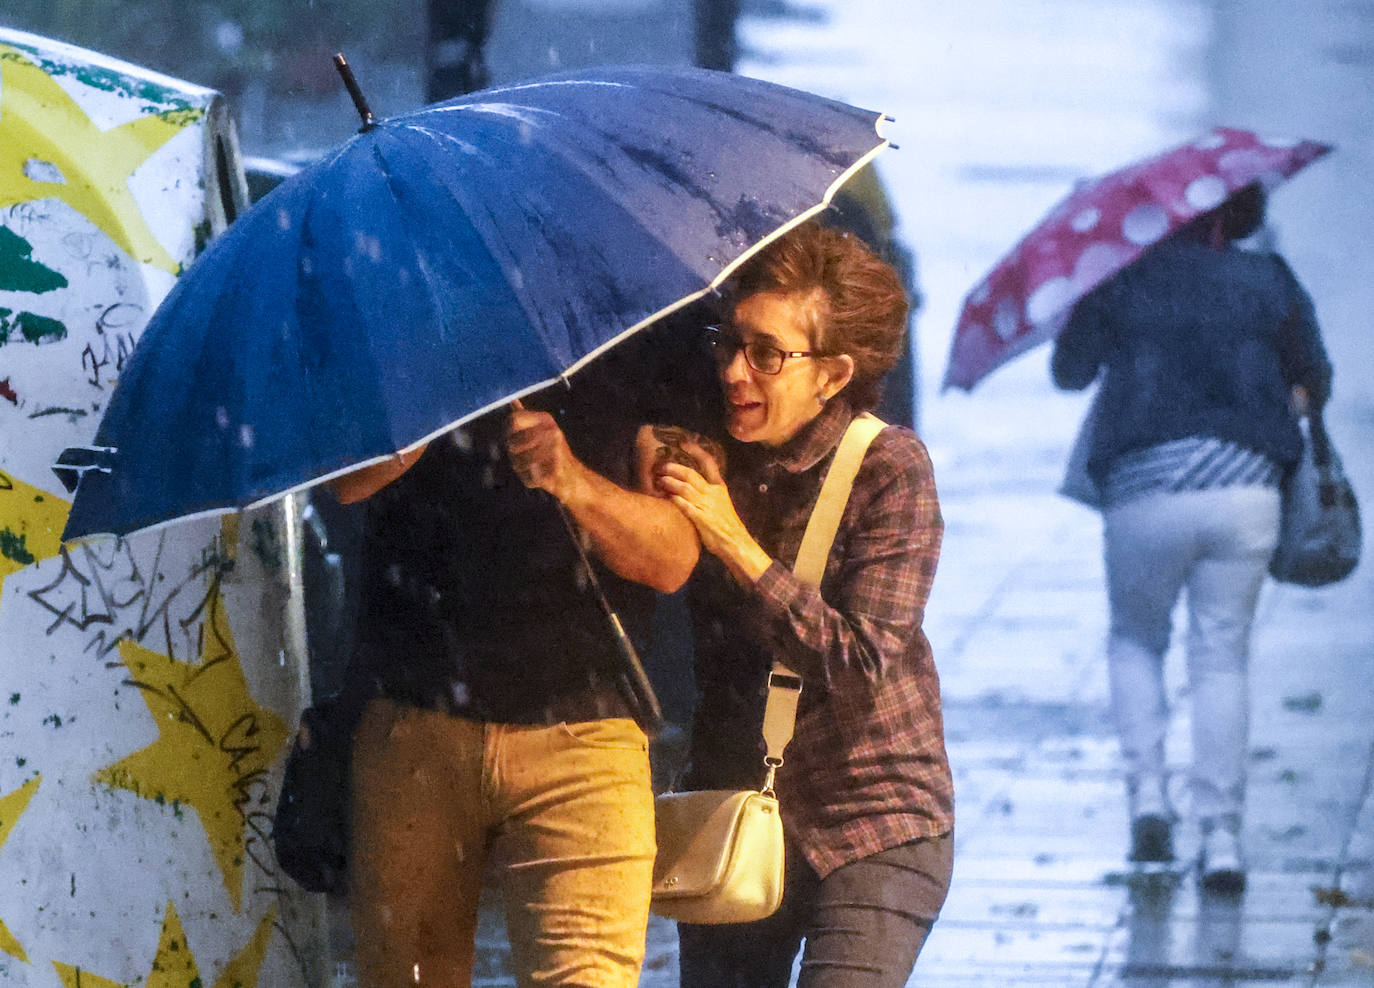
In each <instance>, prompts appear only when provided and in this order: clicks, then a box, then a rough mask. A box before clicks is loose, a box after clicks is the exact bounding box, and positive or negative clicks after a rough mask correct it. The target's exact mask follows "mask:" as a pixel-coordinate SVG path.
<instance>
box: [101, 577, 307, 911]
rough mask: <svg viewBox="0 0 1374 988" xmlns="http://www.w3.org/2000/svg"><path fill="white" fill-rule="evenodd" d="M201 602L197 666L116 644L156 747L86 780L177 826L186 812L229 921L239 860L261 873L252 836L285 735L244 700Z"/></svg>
mask: <svg viewBox="0 0 1374 988" xmlns="http://www.w3.org/2000/svg"><path fill="white" fill-rule="evenodd" d="M207 600H208V603H207V607H206V612H205V618H204V623H203V624H202V627H201V632H200V634H201V660H200V662H199V663H198V664H195V665H192V664H190V663H185V662H178V661H176V660H175V659H172V658H169V657H168V656H165V655H160V654H159V653H157V652H154V651H151V650H149V649H147V648H144V647H143V646H141V645H138V644H136V643H134V642H131V641H127V640H126V641H122V642H120V644H119V655H120V658H121V659H123V661H124V664H125V666H127V667H128V669H129V680H130V682H131V683H132V685H135V686H137V687H138V688H139V690H140V692H141V693H142V695H143V700H144V702H145V703H146V704H147V706H148V712H149V713H151V714H152V715H153V720H154V721H155V722H156V723H157V728H158V732H159V737H158V739H157V740H156V741H154V742H153V743H152V744H150V745H148V747H146V748H144V749H142V750H141V751H136V752H134V753H133V754H132V755H129V756H128V757H127V758H124V759H122V760H121V761H119V762H116V763H115V764H114V765H110V766H109V767H107V768H104V769H101V770H100V771H99V772H97V773H96V774H95V779H96V781H97V782H103V783H105V784H106V785H110V786H114V787H116V788H119V789H128V790H130V791H131V792H134V793H137V794H138V795H139V796H142V797H143V798H145V799H151V800H154V801H156V802H157V803H159V804H163V805H167V806H170V807H171V808H172V811H173V812H174V813H176V814H177V815H178V816H180V815H181V814H182V812H183V807H187V806H189V807H191V808H192V809H194V810H195V812H196V815H197V816H198V817H199V818H200V823H201V826H202V827H203V828H204V830H205V835H206V839H207V840H208V841H209V842H210V850H211V852H212V853H213V854H214V857H215V861H216V863H217V864H218V865H219V869H220V874H221V877H222V878H223V880H224V887H225V889H226V890H227V891H228V893H229V899H230V901H231V902H232V903H233V907H234V911H235V912H238V911H239V908H240V905H241V902H242V895H243V872H244V866H245V862H246V859H248V858H249V857H254V858H256V859H257V860H258V861H259V864H260V867H262V868H263V870H270V866H269V865H270V859H269V858H268V857H267V849H266V848H265V847H264V846H263V844H262V841H263V836H262V835H263V833H264V831H265V828H264V827H262V826H261V824H262V823H263V821H265V820H266V819H267V818H268V817H269V815H270V813H271V805H270V804H271V795H270V792H269V779H268V776H267V770H268V768H269V767H270V766H271V765H272V764H273V762H275V761H276V760H277V757H278V756H279V755H280V753H281V751H282V749H283V748H284V747H285V745H286V741H287V727H286V724H285V723H284V722H283V721H282V719H281V718H280V717H278V716H277V715H276V714H275V713H273V712H272V711H271V710H268V709H266V708H264V707H261V706H259V705H258V703H257V702H256V701H255V700H254V699H253V697H252V695H251V694H250V693H249V691H248V683H247V681H246V680H245V679H244V675H243V666H242V664H241V663H240V660H239V655H238V652H237V651H236V650H235V648H234V641H233V638H232V637H231V636H230V634H229V626H228V622H227V620H226V619H225V614H224V606H223V603H222V601H221V598H220V594H219V592H218V590H213V591H212V592H211V593H210V595H209V597H208V598H207ZM258 855H262V857H261V858H258Z"/></svg>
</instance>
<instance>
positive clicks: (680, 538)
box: [560, 466, 700, 593]
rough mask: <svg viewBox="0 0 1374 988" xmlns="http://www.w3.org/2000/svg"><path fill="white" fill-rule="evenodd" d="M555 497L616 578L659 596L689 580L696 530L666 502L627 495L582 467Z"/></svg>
mask: <svg viewBox="0 0 1374 988" xmlns="http://www.w3.org/2000/svg"><path fill="white" fill-rule="evenodd" d="M561 495H562V496H561V497H560V500H561V501H562V502H563V506H564V507H566V508H567V509H568V513H569V514H570V515H572V517H573V519H574V520H575V521H576V522H577V523H578V525H580V526H581V527H582V529H583V530H584V531H586V532H587V534H588V535H590V536H591V538H592V544H593V547H594V549H595V551H596V554H597V556H598V557H599V558H600V559H601V560H602V562H604V563H605V564H606V565H607V566H609V567H610V568H611V569H612V570H613V571H614V572H615V573H617V574H618V575H620V576H622V577H624V578H625V579H627V580H633V581H634V582H636V583H643V584H645V585H646V586H650V587H653V588H654V589H655V590H659V591H662V592H663V593H672V592H673V591H674V590H677V589H678V588H679V587H681V586H682V584H684V583H685V582H687V577H689V576H691V574H692V570H693V569H694V568H695V567H696V564H697V556H698V553H699V551H700V549H699V544H698V541H697V534H696V530H695V529H694V528H693V527H692V523H691V522H689V521H688V520H687V519H686V518H685V517H684V516H683V514H682V512H680V511H678V510H677V508H675V507H673V505H672V503H671V502H669V501H667V500H665V499H663V498H658V497H654V496H652V495H649V494H640V493H636V492H634V491H628V490H626V489H625V488H623V487H620V486H619V485H618V484H615V483H614V482H612V481H610V480H608V479H607V478H605V477H603V476H601V475H600V474H598V473H596V472H595V471H593V470H591V469H589V468H587V467H585V466H584V467H582V469H580V470H579V471H578V477H577V480H576V482H575V483H572V484H569V485H567V486H566V487H565V488H564V489H563V490H562V491H561Z"/></svg>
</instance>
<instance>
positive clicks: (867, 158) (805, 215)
mask: <svg viewBox="0 0 1374 988" xmlns="http://www.w3.org/2000/svg"><path fill="white" fill-rule="evenodd" d="M887 119H889V118H888V117H887V115H886V114H879V115H878V117H877V119H876V120H875V121H874V130H875V131H876V132H877V134H878V137H880V138H882V143H880V144H878V145H877V146H876V147H874V148H872V149H871V150H869V151H868V152H866V153H865V154H864V155H863V156H862V157H860V158H859V159H858V160H857V161H855V162H854V164H852V165H850V166H849V167H848V168H846V169H845V170H844V171H843V172H841V173H840V175H839V176H838V177H837V178H836V179H835V181H833V182H831V183H830V186H829V188H827V189H826V190H825V193H824V195H822V197H821V201H820V202H819V203H817V204H816V205H814V206H812V207H810V208H809V209H806V210H803V211H802V212H801V213H798V214H797V215H796V216H795V217H793V218H792V219H790V220H788V221H787V222H786V223H784V224H782V225H781V226H779V227H778V228H777V229H776V230H774V231H773V232H772V233H770V234H768V235H767V236H766V237H764V238H763V239H761V240H760V241H759V242H758V243H756V244H754V245H752V246H751V247H749V248H747V249H745V250H744V251H743V252H742V253H741V254H740V255H739V256H738V257H736V258H735V259H734V260H733V261H731V262H730V263H729V264H727V265H726V266H725V267H723V268H722V269H721V270H720V273H719V274H717V275H716V276H715V277H714V278H712V279H711V280H710V281H709V282H708V283H707V284H706V285H705V286H704V287H702V288H701V289H699V290H697V291H695V292H692V293H691V294H689V295H686V296H683V297H682V298H680V299H678V300H677V301H676V302H672V303H670V304H668V305H666V306H664V307H663V308H661V309H659V310H658V311H657V312H654V313H652V314H650V315H648V316H646V317H645V318H643V319H641V320H640V321H639V322H637V323H635V324H634V325H633V326H630V327H629V328H628V329H625V330H623V331H621V332H620V333H617V334H616V335H615V336H613V337H611V338H610V339H609V340H607V341H606V342H605V343H602V344H601V345H600V346H597V347H595V348H594V349H592V350H591V351H590V352H589V353H587V354H586V355H585V356H583V357H581V358H579V359H578V360H576V361H574V362H573V363H572V365H571V366H570V367H568V369H567V370H565V371H564V372H563V375H562V376H564V377H567V376H571V375H572V374H573V373H575V372H576V371H579V370H581V369H582V368H583V367H585V366H586V365H587V364H588V363H590V362H591V361H592V360H593V359H594V358H595V357H597V356H600V355H601V354H602V353H605V352H606V351H607V350H609V349H610V348H611V347H613V346H615V345H616V344H617V343H619V342H621V341H623V340H625V339H627V338H628V337H630V336H632V335H634V334H635V333H637V332H639V331H640V330H642V329H644V328H645V327H647V326H649V325H652V324H653V323H655V322H657V321H658V320H660V319H664V318H666V317H667V316H670V315H672V314H673V313H674V312H677V311H678V310H680V309H683V308H686V307H687V306H689V305H691V304H692V303H693V302H697V301H699V300H701V299H703V298H705V297H706V296H707V295H710V294H711V293H712V292H714V291H716V290H717V289H718V288H720V286H721V285H723V284H724V283H725V282H726V281H727V280H729V279H730V277H731V276H733V275H734V273H735V272H736V271H738V270H739V268H740V266H741V265H743V264H744V263H746V262H747V261H748V260H749V259H750V258H752V257H754V256H755V255H757V254H758V253H759V252H760V251H762V250H763V249H764V248H765V247H767V246H768V245H769V244H771V243H773V242H774V241H776V240H777V239H779V238H780V237H783V236H785V235H786V234H787V233H788V232H790V231H791V230H793V229H795V228H796V227H798V226H800V225H801V224H803V223H805V222H806V221H807V220H809V219H811V218H812V217H813V216H817V215H819V214H820V213H822V212H824V211H825V210H826V209H828V208H829V207H830V202H831V200H832V199H833V198H834V196H835V193H836V192H837V191H839V189H840V187H841V186H842V185H844V183H845V182H847V181H849V179H851V178H853V177H854V175H855V174H856V173H857V172H858V171H859V170H860V169H862V168H863V167H864V166H865V165H867V164H868V163H869V162H871V161H872V160H873V159H874V158H876V157H877V156H878V155H879V154H880V153H881V152H882V151H884V150H885V149H886V148H888V147H891V142H890V141H888V140H887V138H885V137H883V136H882V124H883V122H884V121H886V120H887Z"/></svg>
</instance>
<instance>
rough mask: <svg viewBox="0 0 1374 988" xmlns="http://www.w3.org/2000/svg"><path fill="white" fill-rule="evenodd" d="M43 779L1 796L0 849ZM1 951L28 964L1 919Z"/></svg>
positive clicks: (33, 779)
mask: <svg viewBox="0 0 1374 988" xmlns="http://www.w3.org/2000/svg"><path fill="white" fill-rule="evenodd" d="M41 778H42V776H41V775H36V776H34V777H33V778H32V779H30V780H29V781H28V782H25V783H24V784H23V785H22V786H20V787H19V788H18V789H16V790H14V792H11V793H7V794H6V795H4V796H0V847H4V846H5V841H7V840H9V837H10V831H11V830H13V829H14V822H15V821H16V820H18V819H19V817H20V815H21V814H22V813H23V812H24V809H25V807H27V806H28V805H29V800H30V799H32V798H33V794H34V793H36V792H37V791H38V782H39V780H40V779H41ZM0 950H3V951H4V952H5V953H7V954H9V955H10V956H11V957H17V958H19V959H20V960H21V961H23V962H24V963H26V964H27V963H28V961H29V957H28V955H27V954H25V953H24V948H23V947H22V946H20V944H19V941H18V940H16V939H15V938H14V934H12V933H10V931H9V929H8V928H6V926H5V921H4V919H3V918H0Z"/></svg>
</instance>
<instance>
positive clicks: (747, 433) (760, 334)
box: [717, 292, 854, 446]
mask: <svg viewBox="0 0 1374 988" xmlns="http://www.w3.org/2000/svg"><path fill="white" fill-rule="evenodd" d="M805 304H806V297H805V296H804V295H802V294H800V293H783V292H760V293H758V294H757V295H750V296H748V297H746V298H744V299H742V300H740V302H739V303H738V304H737V305H736V306H735V311H734V315H733V317H732V319H731V322H730V324H729V325H725V326H722V327H721V328H720V331H721V334H722V336H723V337H725V338H726V339H725V340H724V341H723V342H724V344H725V345H724V346H722V348H721V350H720V351H719V352H718V358H719V360H718V363H717V367H718V372H719V374H720V381H721V385H722V390H723V391H724V393H725V426H726V428H727V429H728V430H729V432H730V435H732V436H734V437H735V438H736V439H738V440H739V441H740V442H745V443H763V444H764V445H765V446H778V445H781V444H782V443H785V442H787V440H789V439H791V438H792V437H793V436H795V435H796V434H797V433H798V432H799V431H800V430H801V428H802V426H804V425H806V423H807V422H810V421H811V420H812V419H813V418H815V417H816V415H817V414H818V413H819V412H820V410H821V408H823V407H824V400H828V399H830V398H831V397H833V396H834V395H835V394H836V393H838V392H839V391H840V389H841V388H843V387H844V386H845V385H846V384H848V383H849V378H850V376H851V374H852V372H853V366H854V363H853V360H852V359H851V358H849V357H847V356H839V357H829V358H819V357H812V356H804V357H790V356H789V357H787V358H786V359H784V360H783V362H782V367H781V368H780V369H779V370H778V372H777V373H776V374H766V373H764V372H762V371H758V370H755V369H754V368H753V367H752V366H750V364H749V361H748V360H747V359H746V357H745V352H744V348H745V347H747V346H749V345H750V344H757V343H766V344H769V345H771V346H773V347H776V348H777V349H778V350H781V351H783V352H784V353H788V352H803V353H805V352H809V351H810V350H811V349H812V341H811V338H810V336H809V335H808V334H807V330H806V322H805V320H804V316H803V312H804V308H803V307H804V306H805ZM731 344H734V346H731ZM736 347H737V348H736ZM732 349H733V350H734V352H733V353H731V350H732ZM727 358H728V359H727Z"/></svg>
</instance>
